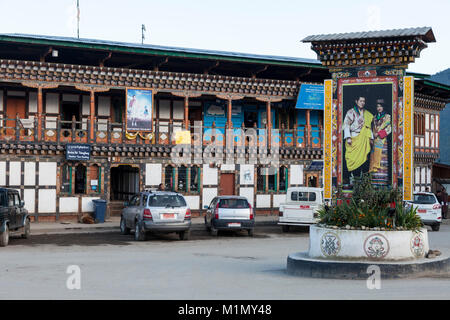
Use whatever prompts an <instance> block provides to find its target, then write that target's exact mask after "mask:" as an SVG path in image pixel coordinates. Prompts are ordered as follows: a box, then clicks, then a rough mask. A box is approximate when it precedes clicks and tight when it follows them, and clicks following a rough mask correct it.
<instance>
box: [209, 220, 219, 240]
mask: <svg viewBox="0 0 450 320" xmlns="http://www.w3.org/2000/svg"><path fill="white" fill-rule="evenodd" d="M210 232H211V235H212V236H213V237H217V235H218V234H219V230H217V229H216V228H214V225H213V223H212V222H211V229H210Z"/></svg>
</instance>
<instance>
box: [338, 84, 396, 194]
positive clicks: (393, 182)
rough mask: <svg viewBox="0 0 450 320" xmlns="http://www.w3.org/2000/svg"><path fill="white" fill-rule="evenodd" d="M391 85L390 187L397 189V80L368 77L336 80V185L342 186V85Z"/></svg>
mask: <svg viewBox="0 0 450 320" xmlns="http://www.w3.org/2000/svg"><path fill="white" fill-rule="evenodd" d="M386 82H390V83H392V115H393V119H392V121H393V126H392V185H393V187H394V188H395V187H397V178H398V171H399V166H398V164H397V161H398V147H399V144H398V78H397V77H387V76H380V77H368V78H347V79H339V80H338V92H337V97H338V104H339V105H338V112H337V119H336V120H337V130H336V131H337V137H336V138H337V152H336V153H337V170H336V171H337V172H336V173H337V185H342V167H343V166H342V159H343V155H342V152H343V147H342V114H343V105H342V103H343V101H342V99H343V85H346V84H379V83H386Z"/></svg>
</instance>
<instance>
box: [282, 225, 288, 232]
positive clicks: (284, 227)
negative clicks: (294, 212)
mask: <svg viewBox="0 0 450 320" xmlns="http://www.w3.org/2000/svg"><path fill="white" fill-rule="evenodd" d="M281 228H282V229H283V232H289V226H282V227H281Z"/></svg>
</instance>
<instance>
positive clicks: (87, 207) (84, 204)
mask: <svg viewBox="0 0 450 320" xmlns="http://www.w3.org/2000/svg"><path fill="white" fill-rule="evenodd" d="M96 199H100V198H99V197H92V198H91V197H83V198H82V199H81V211H82V212H94V203H93V202H92V200H96Z"/></svg>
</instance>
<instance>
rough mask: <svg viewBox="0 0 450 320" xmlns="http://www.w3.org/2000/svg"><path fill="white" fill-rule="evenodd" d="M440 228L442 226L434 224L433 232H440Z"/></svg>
mask: <svg viewBox="0 0 450 320" xmlns="http://www.w3.org/2000/svg"><path fill="white" fill-rule="evenodd" d="M440 228H441V225H440V224H434V225H432V226H431V230H433V231H439V229H440Z"/></svg>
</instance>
